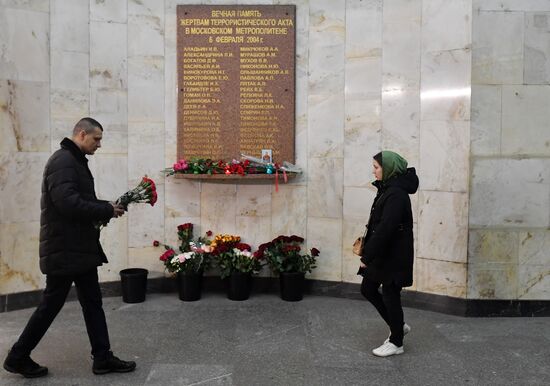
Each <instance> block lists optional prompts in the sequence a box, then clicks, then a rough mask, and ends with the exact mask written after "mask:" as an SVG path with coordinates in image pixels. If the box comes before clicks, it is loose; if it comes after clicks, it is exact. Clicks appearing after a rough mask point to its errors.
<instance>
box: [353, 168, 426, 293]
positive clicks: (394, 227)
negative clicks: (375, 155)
mask: <svg viewBox="0 0 550 386" xmlns="http://www.w3.org/2000/svg"><path fill="white" fill-rule="evenodd" d="M373 185H374V186H376V187H377V188H378V194H377V195H376V198H375V199H374V202H373V204H372V209H371V213H370V218H369V222H368V224H367V234H366V236H365V242H364V248H363V254H362V256H361V261H362V262H363V263H364V264H366V265H367V268H366V269H365V270H364V271H363V275H364V276H365V277H367V278H368V279H369V280H372V281H375V282H378V283H389V282H394V283H395V284H397V285H399V286H401V287H408V286H411V285H412V283H413V259H414V240H413V217H412V210H411V200H410V198H409V194H414V193H416V191H417V189H418V177H417V175H416V171H415V169H414V168H409V169H407V170H406V172H405V173H404V174H401V175H398V176H395V177H393V178H391V179H389V180H387V181H385V182H381V181H376V182H374V183H373Z"/></svg>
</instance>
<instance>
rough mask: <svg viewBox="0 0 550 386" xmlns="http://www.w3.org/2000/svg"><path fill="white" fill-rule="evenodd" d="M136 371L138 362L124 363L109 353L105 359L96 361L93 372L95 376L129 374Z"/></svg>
mask: <svg viewBox="0 0 550 386" xmlns="http://www.w3.org/2000/svg"><path fill="white" fill-rule="evenodd" d="M135 369H136V362H133V361H123V360H121V359H118V358H117V357H115V356H114V355H113V353H109V356H108V357H107V358H105V359H94V365H93V367H92V371H93V372H94V374H97V375H101V374H107V373H129V372H130V371H134V370H135Z"/></svg>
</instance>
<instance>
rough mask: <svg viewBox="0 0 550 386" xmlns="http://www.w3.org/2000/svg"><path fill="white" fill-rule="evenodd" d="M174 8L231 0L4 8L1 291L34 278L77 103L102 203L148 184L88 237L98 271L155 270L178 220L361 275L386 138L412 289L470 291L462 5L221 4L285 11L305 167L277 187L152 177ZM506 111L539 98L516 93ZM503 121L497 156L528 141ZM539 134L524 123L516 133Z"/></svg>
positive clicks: (171, 91)
mask: <svg viewBox="0 0 550 386" xmlns="http://www.w3.org/2000/svg"><path fill="white" fill-rule="evenodd" d="M186 3H188V4H196V3H204V4H227V3H228V2H227V1H222V0H219V1H218V0H208V1H207V0H204V1H197V0H164V1H158V0H139V1H138V0H107V1H95V0H77V1H70V2H68V1H62V0H51V1H36V2H27V1H9V2H3V3H2V5H1V6H0V40H1V41H2V42H6V44H3V45H1V46H0V106H1V107H2V108H0V117H1V121H0V122H1V126H0V129H1V130H2V131H1V136H2V142H1V145H0V181H2V184H1V187H0V193H1V194H2V199H1V200H0V228H1V230H2V234H1V237H0V262H1V264H0V278H1V279H2V280H1V281H0V293H10V292H15V291H23V290H31V289H37V288H41V287H42V286H43V284H44V283H43V277H42V276H41V275H40V273H39V271H38V267H37V256H36V255H37V248H38V245H37V232H38V226H39V225H38V220H39V206H38V198H39V189H40V178H41V173H42V168H43V165H44V163H45V162H46V160H47V158H48V156H49V155H50V154H51V152H52V151H54V150H55V149H57V147H58V143H59V141H60V139H62V138H63V137H64V136H65V135H68V134H69V133H70V130H71V128H72V125H74V123H75V121H76V120H77V119H78V118H80V117H82V116H86V115H90V116H93V117H95V118H97V119H98V120H99V121H100V122H102V123H103V124H104V126H105V133H104V138H105V139H104V142H103V147H102V149H100V150H99V151H98V153H97V155H96V156H94V157H91V162H90V166H91V168H92V171H93V173H94V174H95V177H96V189H97V192H98V195H99V196H100V197H101V198H104V199H113V198H115V197H116V196H117V195H118V194H120V193H121V192H122V191H124V190H125V189H126V188H128V187H130V186H133V185H134V184H135V183H137V181H139V179H140V177H141V176H142V175H144V174H147V175H149V176H151V177H152V178H154V179H155V180H156V181H157V185H158V187H159V201H158V204H157V205H155V207H153V208H151V207H150V206H134V207H131V209H130V211H129V213H128V215H127V216H125V217H123V218H122V219H118V220H116V221H113V222H112V224H110V225H109V226H108V227H107V228H106V229H105V230H104V231H103V232H102V242H103V244H104V246H105V249H106V251H107V253H108V254H109V256H110V260H111V263H110V264H109V265H107V266H105V267H102V268H101V270H100V275H101V280H104V281H109V280H116V278H117V276H118V271H119V270H120V269H122V268H125V267H129V266H142V267H146V268H148V269H150V270H152V271H158V272H160V271H162V265H161V263H160V262H159V261H158V255H159V250H155V249H154V248H153V247H152V246H151V244H152V241H153V240H154V239H158V240H164V241H166V242H167V243H175V242H176V241H177V236H176V227H177V225H178V224H181V223H183V222H192V223H194V224H196V227H197V228H196V232H197V233H202V232H204V231H206V230H212V231H214V232H227V233H238V234H240V235H241V236H242V238H243V240H244V241H246V242H249V243H251V244H253V245H254V246H257V245H258V244H260V243H262V242H265V241H267V240H269V239H271V238H273V237H275V236H277V235H279V234H298V235H302V236H304V237H305V238H306V243H307V246H308V247H313V246H315V247H317V248H319V249H320V250H321V256H320V258H319V261H318V268H317V269H316V270H315V271H314V272H313V274H312V275H311V277H312V278H316V279H321V280H331V281H345V282H358V281H359V279H360V278H359V277H358V276H357V275H356V271H357V266H358V260H357V258H356V257H355V256H354V255H353V254H352V253H351V244H352V242H353V240H354V239H355V238H356V237H357V236H358V235H359V234H361V233H362V231H363V229H364V225H365V223H366V221H367V218H368V214H369V210H370V205H371V203H372V199H373V198H374V195H375V194H376V192H375V190H374V188H373V187H372V185H371V181H372V175H371V157H372V155H374V154H375V153H377V152H378V151H380V150H381V149H383V148H384V149H392V150H395V151H398V152H400V153H402V154H403V155H404V156H405V157H406V158H407V159H408V160H409V162H410V165H411V166H414V167H416V168H417V171H418V172H419V174H420V179H421V187H420V189H421V190H420V192H419V193H418V194H417V195H415V196H412V201H413V208H414V219H415V226H416V230H415V237H416V239H417V243H416V246H417V264H416V265H415V285H414V286H413V289H418V290H421V291H425V292H430V293H438V294H445V295H450V296H456V297H464V296H466V287H467V276H468V273H467V271H468V266H467V254H466V253H467V252H466V251H467V237H468V197H469V157H468V155H469V154H470V150H469V149H470V92H469V88H470V77H471V68H472V59H471V49H472V35H471V19H472V4H471V0H457V1H453V2H452V3H449V2H448V1H445V0H393V1H383V0H251V1H248V0H246V1H245V0H243V1H236V2H233V3H238V4H295V5H296V12H297V14H296V19H297V23H296V28H297V34H296V42H297V47H296V128H295V133H296V138H295V141H296V163H297V164H298V166H300V167H301V168H302V169H303V170H304V173H303V175H302V176H300V177H298V178H297V179H295V180H293V181H292V182H291V183H289V184H281V185H280V186H279V191H278V192H276V191H275V187H274V186H273V185H271V184H267V185H265V184H257V183H248V182H246V183H240V184H213V183H201V182H197V181H189V180H182V179H174V178H164V177H163V176H162V174H161V173H160V170H161V169H162V168H163V167H165V166H169V165H171V164H172V163H173V162H174V160H175V157H176V133H177V127H176V125H177V117H176V113H177V92H178V88H177V67H176V6H177V5H178V4H186ZM536 11H539V10H536ZM533 12H535V11H533ZM538 20H539V19H538V18H533V22H532V24H533V30H532V31H531V34H530V35H529V36H531V38H530V40H529V39H528V41H530V42H532V43H530V47H532V49H533V50H534V51H535V50H540V49H541V47H540V39H541V38H540V37H539V35H537V34H542V32H540V31H538V30H535V25H537V24H536V23H537V22H538ZM29 21H31V23H29ZM526 36H527V35H526ZM488 39H489V38H488ZM23 47H25V48H24V49H23ZM500 49H501V51H498V52H508V51H510V52H515V48H513V47H506V46H503V47H500ZM487 57H489V58H494V57H495V55H494V54H493V53H488V54H487ZM535 59H536V58H535V56H533V60H535ZM474 65H475V63H474ZM545 68H546V67H545ZM499 71H500V70H499ZM486 72H487V74H489V75H491V76H498V74H499V73H498V71H493V72H491V71H489V70H487V71H486ZM545 76H546V75H545V73H544V72H539V73H536V74H533V77H534V78H533V79H540V78H541V77H542V78H543V79H545V78H544V77H545ZM483 91H484V92H485V94H484V95H486V98H487V99H488V100H489V101H491V103H494V104H495V105H497V104H498V103H497V102H498V101H500V98H501V97H502V96H504V95H508V96H509V98H510V104H514V101H513V98H514V95H515V94H514V93H515V92H516V91H518V90H515V89H509V90H508V89H507V90H501V89H500V88H499V89H498V90H496V89H492V88H490V87H489V86H487V87H486V88H485V89H483ZM519 91H521V92H522V93H525V95H529V96H532V97H534V95H540V94H541V93H543V91H541V90H539V89H536V88H533V89H531V88H530V89H521V90H519ZM499 106H500V105H499ZM522 106H523V107H522ZM515 108H516V109H521V108H523V109H529V108H537V109H538V110H537V111H539V112H540V114H543V110H544V109H543V107H542V105H538V107H535V106H531V105H530V104H521V103H515ZM502 111H504V110H502ZM498 116H499V118H500V114H498ZM540 118H541V119H544V117H540ZM483 119H484V120H483V122H487V123H489V124H488V125H479V126H482V127H483V130H480V132H482V134H479V135H478V137H479V141H477V138H478V137H476V138H475V140H474V139H472V143H473V144H472V146H473V147H481V148H494V147H495V145H494V141H492V138H495V137H496V135H497V131H498V135H500V126H499V127H498V130H497V128H496V126H495V123H494V122H493V119H491V117H487V118H483ZM503 120H504V121H506V122H510V125H511V126H510V130H509V135H508V136H507V138H510V140H509V141H504V142H502V145H501V144H500V142H499V145H498V149H495V151H497V150H498V151H500V147H501V146H503V147H505V148H510V149H512V150H518V151H519V150H520V149H522V148H523V147H524V146H530V145H531V143H530V142H529V140H528V139H526V138H522V141H523V142H521V141H519V140H517V141H516V140H515V139H514V130H513V124H514V123H513V120H512V118H510V119H507V118H503ZM536 128H537V123H536V121H533V123H532V124H530V125H529V126H528V128H527V129H528V130H529V131H530V132H536V130H537V129H536ZM504 132H505V133H508V131H506V130H504ZM533 194H538V193H533ZM537 197H538V196H537ZM525 237H527V236H525ZM525 237H524V235H523V234H519V233H518V235H517V238H518V240H519V239H521V238H525ZM532 238H533V241H531V243H532V244H529V242H526V245H527V247H525V248H524V249H523V251H524V252H523V255H522V256H524V258H525V259H526V260H527V261H529V262H530V263H529V266H530V267H531V266H538V265H540V264H541V263H542V259H541V258H540V256H539V255H537V254H536V253H534V252H533V251H534V248H536V245H539V244H540V243H545V242H546V241H545V240H546V238H547V237H546V236H545V235H542V234H538V233H537V234H536V235H533V237H532ZM14 240H15V241H14ZM529 240H531V238H529ZM535 240H536V241H535ZM518 248H519V247H518ZM519 256H520V252H518V259H519ZM510 263H511V262H507V263H506V264H510ZM501 271H502V272H505V271H506V270H505V269H501ZM263 274H268V272H264V273H263ZM501 275H503V273H501ZM535 279H536V269H526V270H523V271H521V273H518V280H521V281H523V282H524V283H531V282H532V281H533V280H535ZM533 288H534V289H533V290H532V291H534V292H531V293H536V294H540V293H542V292H544V288H543V287H540V286H539V285H538V284H536V283H535V284H534V285H533ZM503 290H504V289H499V291H503ZM518 296H519V289H518Z"/></svg>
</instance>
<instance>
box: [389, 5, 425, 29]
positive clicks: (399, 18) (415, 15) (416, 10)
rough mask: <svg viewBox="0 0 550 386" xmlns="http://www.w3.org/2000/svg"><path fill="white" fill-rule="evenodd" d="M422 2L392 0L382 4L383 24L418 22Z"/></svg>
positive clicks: (420, 15)
mask: <svg viewBox="0 0 550 386" xmlns="http://www.w3.org/2000/svg"><path fill="white" fill-rule="evenodd" d="M422 3H423V1H422V0H393V1H385V2H384V22H394V23H402V22H407V21H415V22H420V20H421V19H422Z"/></svg>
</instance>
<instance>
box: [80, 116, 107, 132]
mask: <svg viewBox="0 0 550 386" xmlns="http://www.w3.org/2000/svg"><path fill="white" fill-rule="evenodd" d="M96 127H97V128H98V129H99V130H101V131H103V126H101V123H99V122H98V121H96V120H95V119H93V118H90V117H85V118H82V119H81V120H80V121H78V122H77V123H76V125H74V129H73V135H76V134H78V133H79V132H80V130H84V131H85V132H86V134H90V133H91V132H93V131H94V129H95V128H96Z"/></svg>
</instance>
